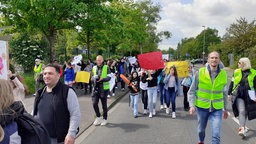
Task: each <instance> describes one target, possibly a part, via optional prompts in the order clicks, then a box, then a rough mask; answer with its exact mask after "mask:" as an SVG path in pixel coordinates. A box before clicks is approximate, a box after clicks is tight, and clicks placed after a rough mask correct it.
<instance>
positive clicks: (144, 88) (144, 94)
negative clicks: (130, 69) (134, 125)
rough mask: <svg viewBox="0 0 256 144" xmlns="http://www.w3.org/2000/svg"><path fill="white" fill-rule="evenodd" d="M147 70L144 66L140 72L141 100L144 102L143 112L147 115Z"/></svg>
mask: <svg viewBox="0 0 256 144" xmlns="http://www.w3.org/2000/svg"><path fill="white" fill-rule="evenodd" d="M146 75H147V74H146V71H145V70H144V69H143V68H142V69H141V71H140V72H139V76H140V90H141V100H142V103H143V110H144V111H143V114H144V115H146V114H148V92H147V89H148V82H147V81H143V79H145V77H146Z"/></svg>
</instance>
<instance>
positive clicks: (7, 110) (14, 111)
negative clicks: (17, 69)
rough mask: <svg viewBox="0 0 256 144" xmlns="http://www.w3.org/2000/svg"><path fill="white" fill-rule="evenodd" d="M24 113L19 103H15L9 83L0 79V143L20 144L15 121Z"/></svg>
mask: <svg viewBox="0 0 256 144" xmlns="http://www.w3.org/2000/svg"><path fill="white" fill-rule="evenodd" d="M22 112H24V107H23V105H22V102H21V101H15V98H14V94H13V89H12V85H11V83H10V81H8V80H4V79H0V127H2V129H1V130H0V143H1V144H9V143H15V144H21V137H20V136H19V134H18V125H17V123H16V121H15V119H16V118H17V116H18V115H20V114H22Z"/></svg>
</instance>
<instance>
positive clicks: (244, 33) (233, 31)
mask: <svg viewBox="0 0 256 144" xmlns="http://www.w3.org/2000/svg"><path fill="white" fill-rule="evenodd" d="M222 45H223V46H224V49H223V51H225V53H226V54H227V53H233V54H234V60H235V66H236V67H237V65H236V64H237V61H238V60H239V59H240V58H241V57H248V58H249V59H250V61H251V65H252V67H253V68H256V55H255V52H256V48H255V45H256V23H255V20H253V21H252V22H248V21H247V20H246V19H245V18H240V19H237V20H236V23H233V24H231V25H230V27H229V28H227V32H226V34H225V36H224V38H223V42H222Z"/></svg>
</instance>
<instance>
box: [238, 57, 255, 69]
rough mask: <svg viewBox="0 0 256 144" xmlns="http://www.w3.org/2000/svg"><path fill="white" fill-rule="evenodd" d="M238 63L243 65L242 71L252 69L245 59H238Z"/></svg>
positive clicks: (248, 61)
mask: <svg viewBox="0 0 256 144" xmlns="http://www.w3.org/2000/svg"><path fill="white" fill-rule="evenodd" d="M239 62H240V63H244V67H243V68H242V69H243V70H247V69H250V68H251V67H252V66H251V62H250V60H249V59H248V58H247V57H243V58H240V59H239Z"/></svg>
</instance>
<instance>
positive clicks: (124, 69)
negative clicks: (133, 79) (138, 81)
mask: <svg viewBox="0 0 256 144" xmlns="http://www.w3.org/2000/svg"><path fill="white" fill-rule="evenodd" d="M118 73H119V75H120V74H123V75H125V76H128V77H129V76H130V74H129V68H128V67H127V64H126V63H125V59H124V58H122V59H121V61H120V62H119V63H118ZM119 77H120V76H119ZM119 80H120V82H121V90H122V91H124V88H125V83H124V81H123V79H122V78H120V79H119Z"/></svg>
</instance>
